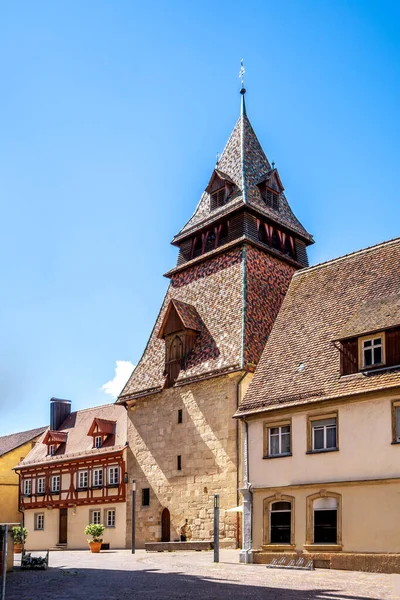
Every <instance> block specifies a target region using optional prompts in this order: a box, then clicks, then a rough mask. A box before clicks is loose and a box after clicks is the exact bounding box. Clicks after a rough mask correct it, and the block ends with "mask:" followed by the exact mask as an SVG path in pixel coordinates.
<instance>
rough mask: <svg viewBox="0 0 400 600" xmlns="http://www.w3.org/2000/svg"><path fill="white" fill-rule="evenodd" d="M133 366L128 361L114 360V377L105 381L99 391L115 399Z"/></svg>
mask: <svg viewBox="0 0 400 600" xmlns="http://www.w3.org/2000/svg"><path fill="white" fill-rule="evenodd" d="M134 368H135V365H133V364H132V363H131V361H130V360H116V361H115V376H114V379H111V381H107V383H105V384H104V385H102V386H101V388H100V389H101V390H102V391H103V392H104V393H105V394H109V395H110V396H112V397H113V398H117V397H118V396H119V394H120V392H121V391H122V388H123V387H124V385H125V384H126V382H127V381H128V379H129V377H130V375H131V373H132V371H133V369H134Z"/></svg>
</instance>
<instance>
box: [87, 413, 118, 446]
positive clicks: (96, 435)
mask: <svg viewBox="0 0 400 600" xmlns="http://www.w3.org/2000/svg"><path fill="white" fill-rule="evenodd" d="M115 425H116V422H115V421H108V420H106V419H98V418H94V419H93V422H92V424H91V426H90V429H89V431H88V433H87V435H88V436H89V437H91V438H93V443H92V448H101V447H102V446H104V445H105V444H107V446H112V445H113V444H114V441H115Z"/></svg>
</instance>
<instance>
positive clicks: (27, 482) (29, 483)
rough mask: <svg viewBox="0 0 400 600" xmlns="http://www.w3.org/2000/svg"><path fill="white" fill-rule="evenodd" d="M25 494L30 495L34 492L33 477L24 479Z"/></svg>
mask: <svg viewBox="0 0 400 600" xmlns="http://www.w3.org/2000/svg"><path fill="white" fill-rule="evenodd" d="M23 494H24V496H30V495H31V494H32V479H24V484H23Z"/></svg>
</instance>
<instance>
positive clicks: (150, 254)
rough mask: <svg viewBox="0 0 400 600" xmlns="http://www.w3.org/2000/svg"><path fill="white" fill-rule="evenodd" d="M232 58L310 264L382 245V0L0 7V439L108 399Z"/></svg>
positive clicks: (385, 10) (390, 195) (385, 96)
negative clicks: (63, 402) (56, 409)
mask: <svg viewBox="0 0 400 600" xmlns="http://www.w3.org/2000/svg"><path fill="white" fill-rule="evenodd" d="M242 58H243V59H244V63H245V68H246V75H245V86H246V88H247V95H246V105H247V113H248V116H249V118H250V121H251V123H252V125H253V127H254V129H255V132H256V134H257V136H258V138H259V140H260V142H261V144H262V146H263V148H264V150H265V152H266V154H267V156H268V158H269V160H270V161H272V160H274V161H275V163H276V167H277V168H278V169H279V173H280V176H281V179H282V182H283V185H284V186H285V193H286V196H287V199H288V201H289V203H290V205H291V207H292V209H293V211H294V213H295V214H296V216H297V217H298V218H299V219H300V221H301V222H302V224H303V225H304V226H305V227H306V229H307V230H308V231H309V232H311V233H312V234H313V235H314V239H315V242H316V243H315V245H314V246H312V247H311V248H310V250H309V259H310V264H316V263H319V262H321V261H325V260H328V259H331V258H334V257H337V256H339V255H342V254H345V253H348V252H352V251H355V250H358V249H360V248H363V247H366V246H370V245H373V244H376V243H379V242H381V241H384V240H388V239H391V238H393V237H397V236H399V235H400V225H399V223H400V208H399V195H398V190H397V185H398V165H399V139H400V117H399V108H398V107H399V106H400V3H399V2H397V0H395V1H387V0H374V1H369V0H301V1H299V0H282V1H280V2H276V0H273V1H272V0H261V1H256V0H254V1H253V0H247V2H243V1H240V2H239V1H236V0H219V1H218V2H215V0H214V1H213V2H211V1H209V0H202V1H201V2H198V1H193V2H187V1H183V0H182V1H181V0H177V1H174V0H170V1H169V2H162V1H160V0H153V2H138V1H136V0H107V1H105V0H85V1H84V2H82V1H81V0H57V1H56V2H54V0H47V1H45V0H35V2H32V1H31V0H0V73H1V93H0V201H1V217H2V218H1V222H0V227H1V235H0V261H1V280H2V293H1V295H0V352H1V356H0V435H6V434H9V433H13V432H16V431H22V430H24V429H30V428H33V427H38V426H42V425H45V424H47V423H48V420H49V399H50V398H51V397H52V396H55V397H60V398H68V399H70V400H72V406H73V410H79V409H82V408H86V407H90V406H96V405H99V404H103V403H107V402H113V399H114V397H115V395H116V394H118V391H119V389H120V387H121V386H122V385H123V383H124V380H126V379H127V378H128V376H129V372H130V370H131V368H132V365H134V364H137V362H138V361H139V359H140V356H141V354H142V352H143V350H144V347H145V345H146V342H147V339H148V337H149V334H150V333H151V330H152V327H153V325H154V321H155V319H156V317H157V314H158V311H159V309H160V306H161V303H162V300H163V297H164V294H165V292H166V289H167V285H168V280H167V279H166V278H164V277H163V273H165V272H166V271H168V270H169V269H170V268H172V267H173V266H174V265H175V263H176V259H177V249H176V248H174V247H172V246H171V245H170V241H171V239H172V237H173V236H174V235H175V234H176V233H177V232H178V231H179V230H180V229H181V227H182V226H183V224H184V223H186V221H187V220H188V219H189V217H190V216H191V214H192V213H193V211H194V209H195V207H196V205H197V203H198V201H199V199H200V196H201V193H202V191H203V190H204V188H205V187H206V185H207V183H208V180H209V178H210V176H211V173H212V170H213V168H214V165H215V157H216V154H217V153H221V152H222V150H223V148H224V145H225V143H226V141H227V139H228V137H229V135H230V133H231V131H232V129H233V127H234V125H235V122H236V120H237V118H238V116H239V105H240V94H239V89H240V82H239V79H238V72H239V68H240V60H241V59H242ZM394 268H398V265H394Z"/></svg>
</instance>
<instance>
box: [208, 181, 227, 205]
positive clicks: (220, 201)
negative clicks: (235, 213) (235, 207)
mask: <svg viewBox="0 0 400 600" xmlns="http://www.w3.org/2000/svg"><path fill="white" fill-rule="evenodd" d="M224 204H225V186H224V187H222V188H220V189H219V190H217V191H216V192H213V193H212V194H211V210H214V209H215V208H219V207H220V206H223V205H224Z"/></svg>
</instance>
